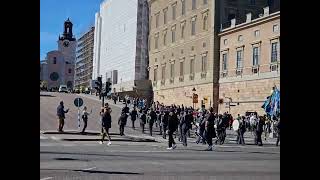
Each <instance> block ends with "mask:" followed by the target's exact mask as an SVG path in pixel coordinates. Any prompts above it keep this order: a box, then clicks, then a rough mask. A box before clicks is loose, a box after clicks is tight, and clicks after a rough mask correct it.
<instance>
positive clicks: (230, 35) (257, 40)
mask: <svg viewBox="0 0 320 180" xmlns="http://www.w3.org/2000/svg"><path fill="white" fill-rule="evenodd" d="M274 25H278V31H275V32H273V26H274ZM255 31H259V34H260V35H259V36H255V35H254V32H255ZM240 35H241V36H242V39H243V40H242V41H238V37H239V36H240ZM220 38H221V39H220V72H221V76H222V73H223V72H226V73H227V77H226V78H228V77H234V76H236V59H237V50H240V49H243V68H242V70H243V73H242V75H252V74H253V72H252V68H253V47H260V58H259V67H258V71H259V73H265V72H270V65H271V43H273V42H278V63H280V12H279V13H275V14H274V15H270V16H266V17H263V18H259V19H256V20H252V21H251V22H249V23H244V24H240V25H238V26H236V27H235V28H231V29H226V30H224V31H223V32H222V33H220ZM225 41H226V44H225V43H224V42H225ZM223 54H227V62H228V63H227V71H223V70H222V65H223V64H222V57H223ZM279 66H280V65H279ZM279 69H280V68H279Z"/></svg>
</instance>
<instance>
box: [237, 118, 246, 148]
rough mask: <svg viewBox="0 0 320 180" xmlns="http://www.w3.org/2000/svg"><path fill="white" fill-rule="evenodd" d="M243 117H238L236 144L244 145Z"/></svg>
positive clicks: (244, 128) (244, 127)
mask: <svg viewBox="0 0 320 180" xmlns="http://www.w3.org/2000/svg"><path fill="white" fill-rule="evenodd" d="M245 124H246V123H245V117H244V116H242V117H239V129H238V137H237V140H238V141H237V142H238V144H241V145H245V142H244V133H245V132H246V125H245Z"/></svg>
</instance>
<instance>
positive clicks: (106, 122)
mask: <svg viewBox="0 0 320 180" xmlns="http://www.w3.org/2000/svg"><path fill="white" fill-rule="evenodd" d="M100 115H101V117H102V124H101V125H102V137H101V141H100V142H99V143H100V144H103V141H104V138H105V137H106V136H107V137H108V140H109V142H108V144H107V145H108V146H109V145H111V138H110V135H109V129H110V128H111V108H110V107H109V106H108V103H106V105H105V107H104V108H102V109H101V112H100Z"/></svg>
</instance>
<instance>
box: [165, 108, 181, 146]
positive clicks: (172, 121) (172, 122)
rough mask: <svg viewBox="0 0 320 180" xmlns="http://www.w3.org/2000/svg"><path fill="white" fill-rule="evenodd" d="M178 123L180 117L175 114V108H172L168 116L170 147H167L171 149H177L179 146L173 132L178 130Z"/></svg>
mask: <svg viewBox="0 0 320 180" xmlns="http://www.w3.org/2000/svg"><path fill="white" fill-rule="evenodd" d="M178 125H179V120H178V117H177V115H176V114H175V112H174V109H171V112H170V113H169V118H168V135H169V142H168V145H169V147H168V148H167V149H169V150H171V149H175V148H176V147H177V145H176V143H175V142H174V139H173V133H174V132H175V131H176V130H177V128H178Z"/></svg>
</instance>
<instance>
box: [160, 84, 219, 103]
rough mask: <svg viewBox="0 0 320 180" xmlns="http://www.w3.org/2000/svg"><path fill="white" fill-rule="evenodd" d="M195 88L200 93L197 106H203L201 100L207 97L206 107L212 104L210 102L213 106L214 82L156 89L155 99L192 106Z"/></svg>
mask: <svg viewBox="0 0 320 180" xmlns="http://www.w3.org/2000/svg"><path fill="white" fill-rule="evenodd" d="M193 88H195V89H196V92H195V93H196V94H198V103H197V104H195V108H200V107H201V100H204V98H207V102H205V101H204V102H203V103H204V105H205V106H206V108H208V107H209V106H210V103H211V106H212V105H213V97H212V96H213V83H210V84H202V85H196V86H184V87H178V88H170V89H166V90H161V91H154V100H155V101H159V102H160V103H164V104H165V105H171V104H176V105H180V106H181V104H183V105H184V106H185V107H186V106H188V107H189V106H191V107H192V106H193V104H192V94H193V91H192V89H193Z"/></svg>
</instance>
